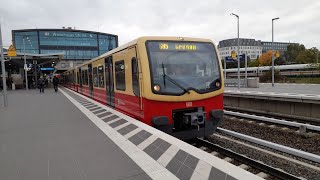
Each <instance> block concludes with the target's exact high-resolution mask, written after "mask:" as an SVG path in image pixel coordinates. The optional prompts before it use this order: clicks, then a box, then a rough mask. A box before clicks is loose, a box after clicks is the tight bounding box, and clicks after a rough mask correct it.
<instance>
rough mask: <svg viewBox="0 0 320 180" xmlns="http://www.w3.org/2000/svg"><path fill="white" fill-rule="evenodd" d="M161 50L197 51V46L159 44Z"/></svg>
mask: <svg viewBox="0 0 320 180" xmlns="http://www.w3.org/2000/svg"><path fill="white" fill-rule="evenodd" d="M159 49H160V50H185V51H196V50H197V45H196V44H192V43H159Z"/></svg>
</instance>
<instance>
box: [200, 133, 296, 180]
mask: <svg viewBox="0 0 320 180" xmlns="http://www.w3.org/2000/svg"><path fill="white" fill-rule="evenodd" d="M196 144H198V145H201V146H205V147H208V148H209V149H211V150H217V151H218V152H220V153H222V154H224V155H226V156H229V157H231V158H233V159H235V160H237V161H240V162H242V163H244V164H247V165H250V166H251V167H253V168H256V169H259V170H260V171H263V172H266V173H268V174H269V175H272V176H275V177H277V178H280V179H301V178H299V177H297V176H294V175H292V174H289V173H287V172H285V171H283V170H280V169H277V168H274V167H272V166H269V165H267V164H264V163H263V162H260V161H257V160H254V159H252V158H249V157H247V156H244V155H242V154H239V153H236V152H234V151H232V150H230V149H226V148H223V147H221V146H219V145H217V144H213V143H212V142H209V141H207V140H204V139H202V138H197V139H196Z"/></svg>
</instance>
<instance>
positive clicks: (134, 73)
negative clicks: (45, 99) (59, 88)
mask: <svg viewBox="0 0 320 180" xmlns="http://www.w3.org/2000/svg"><path fill="white" fill-rule="evenodd" d="M218 54H219V53H218V52H217V48H216V46H215V45H214V43H213V42H212V41H211V40H207V39H199V38H182V37H140V38H138V39H136V40H134V41H131V42H129V43H127V44H125V45H123V46H121V47H118V48H116V49H113V50H111V51H109V52H107V53H105V54H103V55H101V56H99V57H97V58H94V59H92V60H91V61H89V62H87V63H84V64H82V65H80V66H78V67H75V68H73V69H70V70H68V71H66V72H64V73H63V74H62V81H63V83H64V85H65V86H66V87H68V88H70V89H72V90H74V91H77V92H79V93H81V94H83V95H85V96H88V97H90V98H92V99H94V100H96V101H99V102H101V103H103V104H106V105H108V106H110V107H112V108H115V109H116V110H118V111H121V112H123V113H125V114H127V115H129V116H131V117H133V118H135V119H137V120H140V121H142V122H144V123H146V124H148V125H151V126H154V127H156V128H158V129H160V130H162V131H164V132H166V133H168V134H170V135H173V136H175V137H177V138H179V139H191V138H194V137H207V136H208V135H211V134H212V133H213V132H214V131H215V130H216V128H217V126H218V125H219V124H220V123H221V121H222V119H223V91H224V85H223V83H224V82H223V75H222V68H221V62H220V61H219V59H220V58H219V57H218Z"/></svg>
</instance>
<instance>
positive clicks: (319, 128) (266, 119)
mask: <svg viewBox="0 0 320 180" xmlns="http://www.w3.org/2000/svg"><path fill="white" fill-rule="evenodd" d="M224 114H226V115H231V116H237V117H242V118H249V119H253V120H259V121H264V122H271V123H275V124H281V125H286V126H291V127H298V128H300V127H303V126H305V127H306V128H307V129H309V130H313V131H318V132H320V126H315V125H311V124H304V123H298V122H291V121H286V120H281V119H276V118H269V117H264V116H256V115H251V114H245V113H239V112H233V111H227V110H224Z"/></svg>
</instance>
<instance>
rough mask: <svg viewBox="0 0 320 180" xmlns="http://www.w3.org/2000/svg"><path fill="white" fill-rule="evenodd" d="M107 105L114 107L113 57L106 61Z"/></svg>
mask: <svg viewBox="0 0 320 180" xmlns="http://www.w3.org/2000/svg"><path fill="white" fill-rule="evenodd" d="M105 71H106V93H107V104H108V105H109V106H112V107H114V81H113V60H112V56H110V57H107V58H106V59H105Z"/></svg>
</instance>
